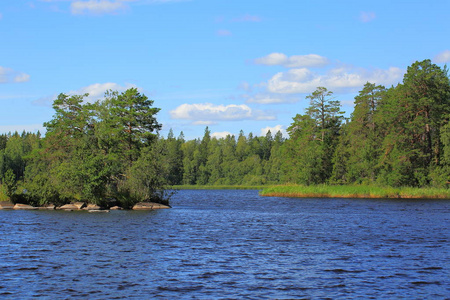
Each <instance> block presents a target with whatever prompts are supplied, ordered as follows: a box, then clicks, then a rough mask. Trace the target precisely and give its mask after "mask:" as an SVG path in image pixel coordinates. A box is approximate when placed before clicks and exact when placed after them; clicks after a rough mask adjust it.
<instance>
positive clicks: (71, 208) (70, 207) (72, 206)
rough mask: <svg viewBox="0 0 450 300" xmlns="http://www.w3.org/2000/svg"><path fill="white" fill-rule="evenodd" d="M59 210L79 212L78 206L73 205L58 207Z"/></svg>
mask: <svg viewBox="0 0 450 300" xmlns="http://www.w3.org/2000/svg"><path fill="white" fill-rule="evenodd" d="M57 209H61V210H79V208H78V206H76V205H75V204H73V203H70V204H65V205H63V206H60V207H58V208H57Z"/></svg>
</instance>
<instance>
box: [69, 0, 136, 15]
mask: <svg viewBox="0 0 450 300" xmlns="http://www.w3.org/2000/svg"><path fill="white" fill-rule="evenodd" d="M128 8H129V6H128V5H127V4H125V3H124V2H123V1H110V0H89V1H74V2H72V3H71V4H70V10H71V12H72V14H74V15H82V14H94V15H102V14H117V13H119V12H122V11H124V10H126V9H128Z"/></svg>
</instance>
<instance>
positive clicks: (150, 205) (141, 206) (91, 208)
mask: <svg viewBox="0 0 450 300" xmlns="http://www.w3.org/2000/svg"><path fill="white" fill-rule="evenodd" d="M166 208H170V206H168V205H164V204H160V203H154V202H139V203H137V204H135V205H134V206H133V208H132V210H154V209H166ZM2 209H16V210H65V211H88V212H109V211H110V210H120V209H122V208H121V207H119V206H113V207H110V208H108V209H105V208H102V207H100V206H98V205H95V204H87V205H86V203H84V202H74V203H70V204H65V205H63V206H58V207H57V206H55V205H53V204H50V205H47V206H41V207H36V206H31V205H28V204H20V203H16V204H14V203H12V202H9V201H1V202H0V210H2Z"/></svg>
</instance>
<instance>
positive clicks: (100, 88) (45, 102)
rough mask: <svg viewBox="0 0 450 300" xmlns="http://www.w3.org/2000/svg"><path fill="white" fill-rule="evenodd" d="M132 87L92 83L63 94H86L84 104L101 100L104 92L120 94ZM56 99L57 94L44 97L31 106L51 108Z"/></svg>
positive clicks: (108, 83) (130, 85)
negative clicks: (109, 91) (110, 91)
mask: <svg viewBox="0 0 450 300" xmlns="http://www.w3.org/2000/svg"><path fill="white" fill-rule="evenodd" d="M132 87H136V85H134V84H129V83H127V84H125V85H120V84H117V83H113V82H107V83H94V84H91V85H88V86H85V87H82V88H80V89H78V90H71V91H69V92H67V93H66V92H64V93H65V94H68V95H84V94H86V93H88V94H89V96H88V97H86V98H84V100H85V101H86V102H95V101H97V100H99V99H103V96H104V94H105V92H106V91H108V90H113V91H118V92H119V93H120V92H123V91H125V90H127V89H129V88H132ZM138 90H139V92H142V90H141V89H140V88H138ZM57 97H58V95H57V94H53V95H50V96H45V97H42V98H39V99H37V100H35V101H33V104H35V105H39V106H51V105H52V104H53V101H54V100H55V99H56V98H57Z"/></svg>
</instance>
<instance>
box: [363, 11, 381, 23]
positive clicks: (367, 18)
mask: <svg viewBox="0 0 450 300" xmlns="http://www.w3.org/2000/svg"><path fill="white" fill-rule="evenodd" d="M376 17H377V16H376V15H375V13H374V12H372V11H362V12H361V13H360V14H359V20H360V21H361V22H363V23H368V22H372V21H373V20H375V18H376Z"/></svg>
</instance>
